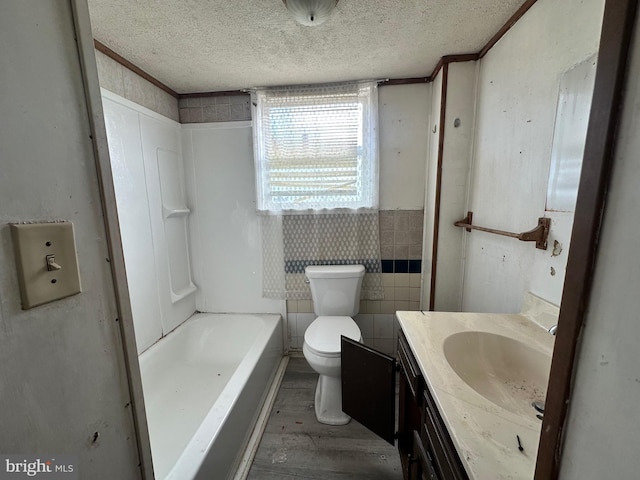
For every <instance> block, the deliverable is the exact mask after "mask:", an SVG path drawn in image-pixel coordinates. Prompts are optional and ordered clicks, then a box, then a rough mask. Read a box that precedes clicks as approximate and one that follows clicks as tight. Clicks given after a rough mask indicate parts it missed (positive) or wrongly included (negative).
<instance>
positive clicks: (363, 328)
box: [354, 313, 373, 338]
mask: <svg viewBox="0 0 640 480" xmlns="http://www.w3.org/2000/svg"><path fill="white" fill-rule="evenodd" d="M354 321H355V322H356V324H357V325H358V327H360V333H361V334H362V337H363V338H365V337H366V338H373V314H370V313H359V314H357V315H356V316H355V317H354Z"/></svg>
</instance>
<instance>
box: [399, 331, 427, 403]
mask: <svg viewBox="0 0 640 480" xmlns="http://www.w3.org/2000/svg"><path fill="white" fill-rule="evenodd" d="M398 363H399V364H400V368H402V370H403V371H404V374H405V376H406V377H407V380H408V382H409V388H410V389H411V393H412V394H413V396H414V397H415V398H416V400H417V401H418V403H420V401H421V396H420V391H421V390H422V388H423V385H424V377H423V376H422V373H421V372H420V367H419V366H418V363H417V362H416V360H415V358H414V357H413V354H412V353H411V349H410V348H409V343H408V342H407V339H406V338H405V336H404V333H402V331H400V334H399V335H398Z"/></svg>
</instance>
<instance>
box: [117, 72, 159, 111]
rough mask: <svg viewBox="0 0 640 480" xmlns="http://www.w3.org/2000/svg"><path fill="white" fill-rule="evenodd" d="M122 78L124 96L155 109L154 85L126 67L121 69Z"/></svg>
mask: <svg viewBox="0 0 640 480" xmlns="http://www.w3.org/2000/svg"><path fill="white" fill-rule="evenodd" d="M122 73H123V78H124V97H125V98H127V99H129V100H131V101H132V102H135V103H137V104H138V105H142V106H143V107H147V108H148V109H150V110H153V111H155V110H156V96H155V89H156V88H158V87H156V86H155V85H153V84H151V83H149V82H147V81H146V80H145V79H144V78H142V77H141V76H139V75H138V74H136V73H133V72H132V71H131V70H129V69H128V68H123V69H122Z"/></svg>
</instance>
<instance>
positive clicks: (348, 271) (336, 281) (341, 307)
mask: <svg viewBox="0 0 640 480" xmlns="http://www.w3.org/2000/svg"><path fill="white" fill-rule="evenodd" d="M304 273H305V275H306V276H307V278H308V279H309V284H310V287H311V297H312V298H313V310H314V312H315V313H316V315H318V316H322V315H327V316H335V315H341V316H347V317H352V316H353V315H355V314H356V313H358V311H359V310H360V288H361V287H362V278H363V277H364V267H363V266H362V265H310V266H308V267H306V268H305V269H304Z"/></svg>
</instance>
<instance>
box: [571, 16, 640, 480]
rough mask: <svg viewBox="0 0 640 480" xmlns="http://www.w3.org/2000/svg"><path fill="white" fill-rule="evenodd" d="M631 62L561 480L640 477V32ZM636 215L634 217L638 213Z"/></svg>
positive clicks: (574, 388)
mask: <svg viewBox="0 0 640 480" xmlns="http://www.w3.org/2000/svg"><path fill="white" fill-rule="evenodd" d="M630 59H631V63H630V66H629V76H628V78H627V88H626V91H625V96H624V107H623V111H622V121H621V125H620V127H619V130H618V140H617V145H616V149H615V160H614V164H613V173H612V179H611V185H610V188H609V191H608V194H607V203H606V206H605V211H604V219H603V224H602V232H601V236H600V244H599V246H598V253H597V258H596V269H595V275H594V283H593V289H592V291H591V297H590V299H589V305H588V307H587V308H588V311H587V316H586V319H585V326H584V330H583V333H582V343H581V348H580V353H579V355H578V366H577V373H576V375H575V384H574V387H573V392H572V394H571V403H570V406H569V416H568V420H567V426H566V429H565V436H564V438H565V443H564V450H563V453H562V464H561V470H560V477H561V478H562V479H566V480H572V479H576V480H578V479H585V478H612V479H613V478H616V479H617V478H620V479H622V478H638V472H639V471H640V456H639V455H638V438H639V436H640V416H639V414H638V399H639V398H640V357H639V356H638V339H639V338H640V322H638V312H639V311H640V296H638V285H639V284H640V256H639V255H638V252H637V246H638V225H637V223H636V222H630V221H629V213H630V212H638V211H639V210H640V190H639V189H638V184H640V169H639V168H638V157H639V156H640V137H639V136H638V131H639V130H640V31H639V30H638V22H637V21H636V31H635V38H634V40H633V41H632V51H631V54H630ZM632 217H633V215H632Z"/></svg>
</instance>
